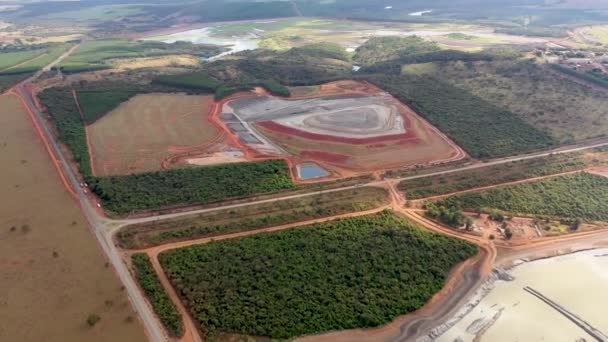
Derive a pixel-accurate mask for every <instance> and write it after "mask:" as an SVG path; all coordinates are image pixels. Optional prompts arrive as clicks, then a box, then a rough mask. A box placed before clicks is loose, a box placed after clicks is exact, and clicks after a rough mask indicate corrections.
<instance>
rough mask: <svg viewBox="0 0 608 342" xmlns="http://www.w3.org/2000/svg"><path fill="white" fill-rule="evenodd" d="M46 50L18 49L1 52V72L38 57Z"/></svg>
mask: <svg viewBox="0 0 608 342" xmlns="http://www.w3.org/2000/svg"><path fill="white" fill-rule="evenodd" d="M45 52H46V50H38V49H36V50H28V51H18V52H7V53H0V57H1V58H0V72H2V71H5V70H6V69H8V68H10V67H12V66H14V65H17V64H20V63H23V62H26V61H28V60H31V59H33V58H36V57H38V56H41V55H43V54H45Z"/></svg>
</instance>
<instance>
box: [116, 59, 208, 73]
mask: <svg viewBox="0 0 608 342" xmlns="http://www.w3.org/2000/svg"><path fill="white" fill-rule="evenodd" d="M110 63H111V64H112V66H113V67H114V68H115V69H117V70H121V71H123V70H131V69H143V68H163V67H173V66H196V65H198V64H199V63H200V59H198V58H196V57H194V56H190V55H176V56H161V57H142V58H127V59H114V60H112V61H110Z"/></svg>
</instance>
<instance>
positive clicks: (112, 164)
mask: <svg viewBox="0 0 608 342" xmlns="http://www.w3.org/2000/svg"><path fill="white" fill-rule="evenodd" d="M212 101H213V98H212V97H211V96H194V95H179V94H143V95H137V96H135V97H133V98H132V99H130V100H128V101H127V102H125V103H123V104H121V105H120V106H118V107H117V108H116V109H114V110H112V111H111V112H110V113H108V114H106V115H104V116H103V117H102V118H101V119H99V120H97V121H95V122H94V123H93V124H92V125H89V127H88V133H89V138H90V141H91V145H92V150H93V165H94V169H95V172H96V175H98V176H107V175H119V174H128V173H136V172H145V171H157V170H160V166H161V162H162V161H163V160H164V159H166V158H168V157H170V156H172V155H175V154H177V153H179V151H182V150H188V149H193V148H196V147H197V146H198V147H200V151H201V152H204V151H205V147H204V146H203V145H205V144H208V143H209V144H211V145H213V144H212V140H213V138H214V137H216V136H217V135H218V134H219V133H220V132H219V130H218V128H217V127H215V126H214V125H213V124H212V123H211V122H209V121H208V120H207V112H208V110H209V105H210V104H211V102H212ZM81 105H82V108H83V110H85V111H86V108H87V107H88V106H87V105H85V104H84V103H82V102H81Z"/></svg>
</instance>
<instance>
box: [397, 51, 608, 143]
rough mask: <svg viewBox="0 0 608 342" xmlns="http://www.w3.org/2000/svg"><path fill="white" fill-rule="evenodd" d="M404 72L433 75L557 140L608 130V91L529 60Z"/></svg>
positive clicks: (444, 65)
mask: <svg viewBox="0 0 608 342" xmlns="http://www.w3.org/2000/svg"><path fill="white" fill-rule="evenodd" d="M404 72H405V73H406V74H416V75H421V76H423V77H428V76H431V77H438V78H441V79H442V80H444V81H447V82H449V83H451V84H453V85H455V86H457V87H461V88H463V89H466V90H468V91H470V92H471V93H472V94H474V95H476V96H479V97H480V98H483V99H484V100H486V101H488V102H490V103H492V104H494V105H496V106H498V107H502V108H506V109H509V110H510V111H511V112H512V113H514V114H516V115H517V116H518V117H519V118H521V119H522V120H524V121H525V122H526V123H528V124H530V125H532V126H533V127H535V128H536V129H538V130H541V131H544V132H547V133H548V134H550V135H551V136H552V137H553V138H554V139H555V140H556V141H557V142H559V143H572V142H575V141H579V140H583V139H587V138H593V137H598V136H605V135H606V134H608V120H607V119H608V117H607V115H608V112H606V109H605V102H606V97H607V91H606V90H602V89H596V88H591V87H586V86H583V85H581V84H579V83H577V82H574V81H572V80H571V79H569V78H567V77H563V76H560V73H559V72H556V71H552V70H551V69H549V68H548V67H545V66H542V65H538V64H535V63H532V62H526V61H519V62H513V61H510V60H505V61H498V60H495V61H492V62H474V63H462V62H452V63H433V64H432V65H425V66H424V67H421V66H417V65H408V66H406V67H405V68H404Z"/></svg>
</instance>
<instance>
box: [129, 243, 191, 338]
mask: <svg viewBox="0 0 608 342" xmlns="http://www.w3.org/2000/svg"><path fill="white" fill-rule="evenodd" d="M131 261H132V262H133V269H134V271H135V278H136V279H137V281H138V282H139V286H141V288H142V289H143V290H144V292H145V293H146V296H147V297H148V299H149V300H150V303H151V304H152V308H153V309H154V312H155V313H156V315H157V316H158V318H159V319H160V321H161V322H162V324H163V326H164V327H165V328H166V329H167V331H168V332H169V335H171V336H173V337H181V336H183V335H184V323H183V321H182V316H181V315H180V314H179V312H178V311H177V308H176V307H175V305H174V304H173V302H172V301H171V298H169V296H168V295H167V293H166V292H165V289H164V288H163V285H162V284H161V283H160V280H159V279H158V275H157V274H156V272H155V271H154V268H153V267H152V263H151V262H150V258H149V257H148V255H147V254H144V253H138V254H133V255H132V256H131Z"/></svg>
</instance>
